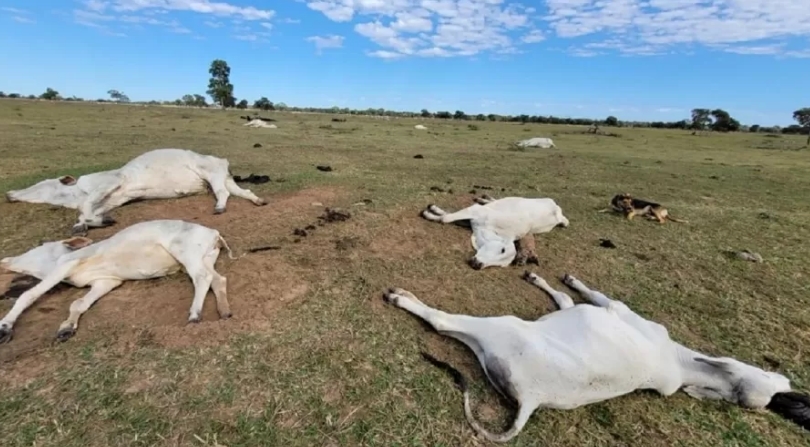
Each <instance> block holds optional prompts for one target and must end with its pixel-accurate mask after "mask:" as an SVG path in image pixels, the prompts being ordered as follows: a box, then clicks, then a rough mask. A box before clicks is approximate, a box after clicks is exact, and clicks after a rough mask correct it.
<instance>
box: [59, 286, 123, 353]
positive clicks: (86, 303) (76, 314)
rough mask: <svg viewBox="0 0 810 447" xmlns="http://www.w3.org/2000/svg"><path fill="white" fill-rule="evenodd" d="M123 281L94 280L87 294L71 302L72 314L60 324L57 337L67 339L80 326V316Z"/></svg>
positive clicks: (60, 339) (62, 339)
mask: <svg viewBox="0 0 810 447" xmlns="http://www.w3.org/2000/svg"><path fill="white" fill-rule="evenodd" d="M122 283H123V281H121V280H119V279H103V280H98V281H94V282H93V285H91V286H90V291H89V292H87V294H86V295H84V296H83V297H81V298H79V299H77V300H76V301H74V302H72V303H71V304H70V315H69V316H68V318H67V320H65V321H63V322H62V324H60V325H59V331H58V332H57V333H56V339H57V340H59V341H67V340H68V339H69V338H71V337H73V335H74V334H75V333H76V329H78V328H79V318H80V317H81V316H82V314H83V313H85V312H87V309H89V308H90V306H92V305H93V304H94V303H95V302H96V301H98V300H99V298H101V297H102V296H104V295H106V294H108V293H109V292H110V291H111V290H113V289H115V288H116V287H118V286H120V285H121V284H122Z"/></svg>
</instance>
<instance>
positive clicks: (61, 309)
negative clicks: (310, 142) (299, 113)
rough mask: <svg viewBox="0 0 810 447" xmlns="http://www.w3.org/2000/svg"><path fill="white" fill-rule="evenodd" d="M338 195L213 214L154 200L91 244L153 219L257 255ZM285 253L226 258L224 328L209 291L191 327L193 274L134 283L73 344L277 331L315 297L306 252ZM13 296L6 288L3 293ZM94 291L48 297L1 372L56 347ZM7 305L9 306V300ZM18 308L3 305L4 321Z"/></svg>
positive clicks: (7, 348) (185, 201) (182, 202)
mask: <svg viewBox="0 0 810 447" xmlns="http://www.w3.org/2000/svg"><path fill="white" fill-rule="evenodd" d="M340 195H341V194H340V192H339V190H337V189H334V188H313V189H308V190H303V191H299V192H296V193H293V194H288V195H282V196H277V197H268V198H269V204H268V205H266V206H261V207H257V206H255V205H253V204H252V203H250V202H248V201H245V200H241V199H239V198H231V199H230V200H229V201H228V209H227V211H226V212H225V213H223V214H219V215H215V214H213V206H214V198H213V196H211V195H208V196H205V195H203V196H192V197H186V198H182V199H173V200H153V201H144V202H140V203H135V204H132V205H129V206H125V207H122V208H120V209H118V210H117V211H115V212H114V214H115V218H116V219H117V220H118V223H117V224H116V225H114V226H113V227H110V228H103V229H98V230H91V232H90V234H89V235H88V237H90V238H92V239H94V240H100V239H104V238H106V237H109V236H111V235H112V234H114V233H116V232H117V231H120V230H121V229H123V228H124V227H126V226H129V225H131V224H134V223H136V222H141V221H144V220H151V219H183V220H188V221H191V222H198V223H200V224H203V225H206V226H209V227H211V228H215V229H217V230H219V231H220V233H221V234H222V235H223V237H224V238H225V239H226V240H227V241H228V244H229V245H230V246H231V248H232V249H233V250H234V254H235V255H236V256H240V255H241V254H243V253H245V252H247V251H248V250H249V248H251V247H254V246H260V245H263V244H266V243H267V242H268V241H276V242H277V241H278V240H280V239H283V238H285V237H287V235H289V233H290V228H291V227H293V226H295V225H296V224H301V223H302V222H306V221H311V220H313V219H315V218H317V216H319V215H320V214H322V213H323V212H324V209H323V208H322V207H316V206H313V205H312V204H313V202H319V203H330V202H333V201H335V199H337V198H338V197H339V196H340ZM280 245H281V249H280V250H273V251H265V252H261V253H255V254H247V256H245V257H243V258H240V259H238V260H231V259H228V258H227V256H226V255H225V252H224V251H223V253H222V254H221V255H220V257H219V260H218V262H217V265H216V268H217V271H218V272H219V273H220V274H222V275H224V276H225V277H226V278H227V280H228V298H229V301H230V303H231V310H232V312H233V317H231V319H229V320H220V319H219V317H218V315H217V312H216V305H215V300H214V297H213V294H212V293H211V292H210V291H209V294H208V296H207V297H206V301H205V304H204V306H203V312H202V322H200V323H198V324H187V322H186V320H187V318H188V310H189V307H190V306H191V301H192V296H193V290H194V289H193V286H192V283H191V280H190V279H189V278H188V276H187V275H186V274H185V273H179V274H176V275H173V276H171V277H167V278H159V279H155V280H148V281H129V282H126V283H124V284H123V285H122V286H121V287H119V288H118V289H116V290H113V291H112V292H110V293H109V294H108V295H106V296H104V297H103V298H102V299H101V300H99V301H98V302H97V303H96V304H95V305H93V307H92V308H91V309H90V310H88V311H87V313H85V314H84V315H83V316H82V318H81V320H80V323H79V330H78V331H77V333H76V335H75V336H74V338H73V340H75V341H77V342H80V343H81V342H84V341H87V340H93V339H97V338H99V334H105V335H111V334H112V335H114V336H115V339H116V340H117V342H118V343H121V344H123V345H124V346H126V345H132V344H136V345H137V344H142V343H149V344H157V345H160V346H186V345H195V346H199V345H206V344H217V343H221V342H223V341H225V340H226V339H227V338H229V337H230V336H232V335H233V334H235V333H238V332H242V331H254V330H262V329H263V328H265V327H270V326H271V325H272V323H273V318H274V315H275V313H276V312H277V311H278V310H279V309H280V308H281V307H283V306H284V305H285V304H286V303H289V302H292V301H294V300H296V299H297V298H299V297H301V296H302V295H304V294H306V293H307V291H308V290H309V289H310V284H309V283H308V282H307V281H306V279H305V274H306V273H307V272H306V271H303V268H302V267H296V266H294V265H293V264H291V263H290V262H289V260H288V257H289V254H290V252H291V251H292V250H294V249H296V248H297V247H299V246H298V244H292V243H291V242H290V243H287V241H285V242H283V243H281V244H280ZM14 277H15V275H14V274H9V273H3V274H0V286H5V287H8V285H9V283H10V282H11V281H12V279H13V278H14ZM3 290H5V288H4V289H3ZM88 291H89V288H84V289H78V288H75V287H68V288H66V289H63V290H59V291H56V292H54V293H51V294H49V295H46V296H43V297H42V298H41V299H40V300H39V301H37V302H36V303H34V305H32V306H31V307H30V308H29V309H28V310H27V311H26V312H25V313H23V315H22V316H21V317H20V318H19V319H18V320H17V323H16V324H15V328H14V339H13V340H12V341H11V343H9V344H7V345H0V364H3V363H6V362H8V361H10V360H13V359H16V358H18V357H20V356H23V355H26V354H30V353H32V352H35V351H37V350H39V349H41V348H44V347H46V346H48V345H51V344H53V343H55V342H54V339H55V335H56V331H57V329H58V328H59V324H60V323H61V322H62V321H63V320H64V319H66V318H67V315H68V310H69V307H70V303H71V302H72V301H73V300H75V299H78V298H80V297H81V296H83V295H84V294H86V293H87V292H88ZM4 301H6V300H4ZM11 305H12V302H11V300H8V301H6V302H5V303H2V302H0V313H5V312H6V311H7V309H9V308H10V306H11Z"/></svg>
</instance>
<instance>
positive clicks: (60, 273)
mask: <svg viewBox="0 0 810 447" xmlns="http://www.w3.org/2000/svg"><path fill="white" fill-rule="evenodd" d="M78 262H79V261H71V262H67V263H64V264H60V265H59V266H58V267H57V268H56V270H54V271H52V272H51V273H50V274H49V275H48V276H46V277H45V278H44V279H43V280H42V281H40V283H39V284H37V285H36V286H34V287H32V288H30V289H28V290H27V291H26V292H25V293H23V294H22V295H20V297H19V298H17V301H15V302H14V305H13V306H11V310H9V311H8V312H7V313H6V315H5V316H4V317H3V319H2V320H0V343H5V342H8V341H11V338H12V336H13V331H12V328H13V327H14V323H15V322H16V321H17V318H19V317H20V315H21V314H22V313H23V312H24V311H25V309H28V308H29V307H30V306H31V305H32V304H34V302H35V301H36V300H37V299H39V297H41V296H42V295H44V294H45V293H46V292H47V291H49V290H51V289H52V288H53V287H54V286H55V285H57V284H59V283H60V282H62V280H63V279H65V277H66V276H67V275H68V273H69V272H70V271H71V270H72V269H73V267H75V266H76V264H77V263H78Z"/></svg>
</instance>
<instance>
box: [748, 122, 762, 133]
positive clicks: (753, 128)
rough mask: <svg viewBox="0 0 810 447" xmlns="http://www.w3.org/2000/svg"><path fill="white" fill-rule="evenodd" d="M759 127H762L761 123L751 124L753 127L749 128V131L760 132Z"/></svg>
mask: <svg viewBox="0 0 810 447" xmlns="http://www.w3.org/2000/svg"><path fill="white" fill-rule="evenodd" d="M759 129H760V125H759V124H753V125H751V127H749V128H748V131H749V132H751V133H757V132H759Z"/></svg>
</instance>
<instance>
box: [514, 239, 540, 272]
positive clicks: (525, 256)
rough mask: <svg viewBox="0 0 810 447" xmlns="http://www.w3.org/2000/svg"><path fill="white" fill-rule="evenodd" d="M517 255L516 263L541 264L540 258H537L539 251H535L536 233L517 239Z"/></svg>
mask: <svg viewBox="0 0 810 447" xmlns="http://www.w3.org/2000/svg"><path fill="white" fill-rule="evenodd" d="M517 249H518V252H517V255H516V256H515V260H514V262H513V263H514V264H515V265H526V264H536V265H540V260H539V259H537V252H536V251H535V240H534V235H533V234H531V233H529V234H527V235H526V236H523V237H522V238H520V239H519V240H518V241H517Z"/></svg>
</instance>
